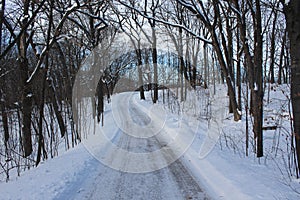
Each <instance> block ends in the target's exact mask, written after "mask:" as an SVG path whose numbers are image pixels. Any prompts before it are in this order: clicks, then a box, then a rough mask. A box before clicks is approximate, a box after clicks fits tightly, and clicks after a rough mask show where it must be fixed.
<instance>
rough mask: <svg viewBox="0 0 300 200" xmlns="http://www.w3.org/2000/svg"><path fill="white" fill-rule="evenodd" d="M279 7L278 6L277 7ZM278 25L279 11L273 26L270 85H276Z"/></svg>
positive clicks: (275, 13) (275, 14) (275, 15)
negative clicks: (275, 67) (275, 68)
mask: <svg viewBox="0 0 300 200" xmlns="http://www.w3.org/2000/svg"><path fill="white" fill-rule="evenodd" d="M277 7H278V6H277ZM276 24H277V11H276V10H275V12H274V20H273V26H272V33H271V52H270V58H271V63H270V80H269V81H270V83H275V73H274V66H275V50H276V49H275V39H276Z"/></svg>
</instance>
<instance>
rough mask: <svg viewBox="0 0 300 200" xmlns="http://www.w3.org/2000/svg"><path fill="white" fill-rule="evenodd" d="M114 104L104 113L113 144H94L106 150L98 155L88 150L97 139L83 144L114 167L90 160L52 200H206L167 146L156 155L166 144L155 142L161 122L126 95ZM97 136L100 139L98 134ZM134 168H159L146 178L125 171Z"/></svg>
mask: <svg viewBox="0 0 300 200" xmlns="http://www.w3.org/2000/svg"><path fill="white" fill-rule="evenodd" d="M115 99H116V101H113V105H115V106H116V107H115V109H116V110H118V111H119V112H117V113H108V114H107V115H106V116H105V126H110V129H107V130H110V131H106V132H105V134H106V136H108V137H109V138H110V139H111V140H110V141H111V142H112V143H113V145H108V144H103V143H102V144H97V145H99V146H101V145H102V146H105V149H104V150H103V149H102V148H100V150H99V149H98V148H97V147H96V149H97V150H94V149H93V148H92V147H91V146H93V145H94V146H93V147H95V146H97V145H95V141H97V140H98V141H99V138H92V139H91V141H92V142H93V143H91V144H90V143H89V142H86V143H85V145H86V146H87V148H88V149H89V150H90V151H91V153H92V154H94V156H95V157H96V158H99V156H100V155H99V154H98V153H96V152H99V153H100V154H101V156H102V158H103V157H105V160H104V162H106V163H105V164H106V165H110V164H112V165H111V166H109V167H108V166H105V165H103V164H102V163H101V162H98V161H97V160H96V159H93V160H92V161H91V163H90V164H89V165H88V166H89V167H88V168H86V169H83V171H82V172H80V173H81V175H80V176H78V179H75V180H74V181H73V182H72V183H69V184H68V187H67V188H66V189H65V190H63V191H62V192H61V193H60V194H58V195H57V196H56V197H55V199H105V200H108V199H124V200H127V199H147V200H148V199H170V200H176V199H199V200H200V199H208V197H207V195H206V194H205V193H204V191H203V190H202V189H201V188H200V187H199V185H198V183H197V182H196V181H195V180H194V178H193V176H192V175H191V174H190V172H189V171H188V170H187V169H186V168H185V167H184V165H183V164H182V162H181V160H180V159H177V158H178V157H177V155H176V153H173V150H171V149H170V148H171V147H169V149H168V150H166V151H160V150H161V149H162V148H164V147H165V146H167V145H168V144H165V142H163V141H161V140H160V139H159V138H161V136H159V133H160V132H165V131H166V130H164V121H163V123H162V122H161V120H157V119H155V120H154V119H153V118H154V115H155V114H154V113H153V112H152V113H150V112H148V113H146V110H143V109H142V107H141V105H138V103H137V102H136V101H135V99H134V96H132V95H129V93H124V94H120V95H118V97H117V98H116V96H115ZM118 119H119V120H118ZM120 123H123V124H120ZM112 124H114V125H115V126H116V125H117V127H118V128H117V129H114V131H113V129H112V126H113V127H115V126H114V125H112ZM134 126H137V127H136V128H137V129H138V128H139V127H140V130H137V129H135V130H134V128H133V127H134ZM149 130H150V132H149ZM98 131H99V130H98ZM137 131H140V132H137ZM112 132H113V133H112ZM124 132H126V133H124ZM132 134H133V135H132ZM138 134H141V135H138ZM151 134H153V135H151ZM164 134H166V133H164ZM96 135H101V134H100V133H97V132H96ZM139 136H140V137H139ZM119 149H122V150H123V151H126V152H130V153H132V152H134V153H135V154H134V155H137V154H138V155H144V156H147V155H146V154H145V153H152V152H155V153H156V155H155V157H151V156H150V157H149V156H148V157H149V159H152V160H147V159H146V160H134V158H130V156H129V157H124V155H122V153H120V152H119ZM95 154H98V155H95ZM157 154H160V155H157ZM107 157H108V158H109V159H108V158H107ZM153 158H155V159H153ZM158 159H159V160H158ZM107 160H109V163H107ZM173 161H175V162H173ZM141 162H143V163H141ZM113 163H118V167H119V168H120V169H119V170H115V169H112V168H111V167H114V166H115V165H114V164H113ZM162 163H163V165H161V164H162ZM120 165H122V166H120ZM123 165H124V166H123ZM134 165H136V166H139V165H140V166H143V165H145V166H146V165H152V166H156V165H158V166H156V167H157V170H148V171H149V172H146V173H128V172H126V170H127V171H131V168H132V167H133V168H134V167H136V166H134ZM164 166H166V167H164ZM114 168H117V167H114ZM124 169H126V170H125V171H124ZM134 169H139V168H134ZM152 169H155V168H152Z"/></svg>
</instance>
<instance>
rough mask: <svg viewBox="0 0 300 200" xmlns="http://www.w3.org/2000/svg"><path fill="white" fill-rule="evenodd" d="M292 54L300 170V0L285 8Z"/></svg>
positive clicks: (295, 126) (295, 124) (296, 136)
mask: <svg viewBox="0 0 300 200" xmlns="http://www.w3.org/2000/svg"><path fill="white" fill-rule="evenodd" d="M284 11H285V15H286V21H287V32H288V36H289V39H290V53H291V54H290V55H291V61H292V65H291V99H292V107H293V124H294V136H295V141H296V154H297V161H298V171H299V170H300V1H299V0H291V1H290V3H289V4H288V5H287V6H286V7H285V9H284Z"/></svg>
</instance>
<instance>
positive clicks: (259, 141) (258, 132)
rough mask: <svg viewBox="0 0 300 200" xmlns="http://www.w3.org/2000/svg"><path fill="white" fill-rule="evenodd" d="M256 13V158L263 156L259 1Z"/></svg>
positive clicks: (257, 1) (254, 115) (256, 2)
mask: <svg viewBox="0 0 300 200" xmlns="http://www.w3.org/2000/svg"><path fill="white" fill-rule="evenodd" d="M255 7H256V13H255V21H256V26H255V30H254V34H255V36H254V37H255V39H254V42H255V44H256V45H255V47H254V79H255V81H254V84H255V86H254V93H253V95H254V96H253V98H254V102H253V103H254V104H255V106H254V113H253V117H254V125H253V129H254V134H255V135H256V137H257V157H262V156H263V132H262V123H263V96H264V93H263V70H262V48H263V47H262V27H261V9H260V1H259V0H256V1H255Z"/></svg>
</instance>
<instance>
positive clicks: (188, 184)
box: [0, 94, 300, 199]
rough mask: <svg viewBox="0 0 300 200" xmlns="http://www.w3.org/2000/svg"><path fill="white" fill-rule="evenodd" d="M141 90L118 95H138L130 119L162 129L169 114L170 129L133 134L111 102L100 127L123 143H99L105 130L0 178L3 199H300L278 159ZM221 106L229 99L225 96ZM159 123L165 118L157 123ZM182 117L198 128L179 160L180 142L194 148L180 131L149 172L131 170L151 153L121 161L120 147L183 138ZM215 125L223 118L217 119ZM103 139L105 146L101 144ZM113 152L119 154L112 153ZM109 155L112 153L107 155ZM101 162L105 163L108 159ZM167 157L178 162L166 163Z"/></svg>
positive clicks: (151, 147)
mask: <svg viewBox="0 0 300 200" xmlns="http://www.w3.org/2000/svg"><path fill="white" fill-rule="evenodd" d="M137 95H138V94H136V95H135V96H132V98H128V96H126V95H124V94H121V95H116V96H114V97H113V98H115V100H116V102H119V105H122V103H126V101H131V103H130V104H129V105H130V106H129V107H128V108H127V107H126V106H124V107H122V106H121V107H118V109H121V110H122V109H123V114H121V115H128V113H131V114H130V115H129V116H127V117H131V118H132V119H131V120H127V121H128V122H130V123H135V124H137V125H139V126H150V125H151V124H153V128H154V129H155V128H156V127H157V126H158V127H160V126H161V123H160V122H159V121H161V119H162V118H163V119H165V121H164V122H165V123H164V124H163V127H165V128H164V129H163V130H160V131H162V132H163V134H161V135H159V134H158V135H155V136H153V137H149V138H147V137H146V136H147V133H143V134H144V136H145V138H142V139H141V138H139V139H137V138H134V137H131V136H128V135H126V134H124V133H123V131H125V132H126V127H127V128H128V127H129V128H130V127H133V125H132V126H130V124H129V126H128V124H127V126H126V124H123V128H121V130H120V129H119V128H118V126H117V125H120V124H118V122H116V121H115V119H114V118H116V117H118V116H114V115H113V112H112V110H111V109H112V108H111V107H108V108H107V111H106V113H105V126H104V127H103V128H101V127H100V126H99V125H97V129H96V130H97V131H104V133H105V134H106V136H107V138H109V139H110V140H111V141H112V143H113V144H114V145H115V146H112V145H109V146H108V148H106V149H103V148H102V147H103V145H105V144H103V143H101V142H99V141H98V139H99V137H98V136H99V134H97V131H96V136H94V137H89V138H90V140H87V141H85V142H84V145H83V144H80V145H78V146H77V147H76V148H74V149H72V150H70V151H68V152H66V153H64V154H62V155H60V156H59V157H56V158H54V159H51V160H48V161H46V162H44V163H42V164H41V165H40V166H38V167H37V168H35V169H32V170H30V171H28V172H26V173H24V174H22V175H21V177H18V178H17V179H15V180H11V181H10V182H8V183H0V194H1V195H0V199H299V197H300V196H299V194H297V193H296V192H295V191H294V190H293V189H292V186H293V187H295V186H296V187H297V186H298V187H299V184H298V183H296V182H293V183H290V184H291V185H289V184H288V182H285V181H283V179H282V174H280V173H279V171H278V169H277V170H276V168H274V165H272V164H270V165H269V164H264V163H263V162H262V164H259V163H258V161H257V159H255V158H254V157H244V156H241V155H240V154H238V153H237V154H233V153H232V150H231V149H230V148H228V149H227V148H224V147H223V146H222V144H221V143H220V144H219V143H218V144H216V145H214V144H215V142H216V141H217V142H219V141H220V138H218V137H216V136H214V135H213V137H209V138H208V139H207V140H205V138H206V136H207V134H209V133H210V132H212V130H218V128H216V127H214V125H212V124H213V123H211V125H210V128H209V129H208V126H207V124H208V123H207V121H205V120H200V121H199V119H198V120H197V119H196V118H186V119H179V118H178V116H176V114H171V113H166V112H165V111H163V109H161V110H160V111H159V110H155V115H154V112H151V111H149V110H151V109H155V108H153V107H151V104H149V103H148V102H145V101H138V100H137ZM220 98H221V97H220ZM120 102H122V103H120ZM219 105H225V103H224V102H222V101H221V100H220V101H219ZM124 109H128V110H124ZM147 110H148V111H149V112H147ZM120 113H122V111H121V112H120ZM134 116H139V117H138V118H135V117H134ZM155 122H157V123H158V125H157V126H156V125H155V124H156V123H155ZM178 122H180V124H181V125H182V126H183V127H189V128H190V129H189V131H193V130H194V131H196V135H195V138H194V140H193V143H192V145H191V146H190V148H188V149H187V151H184V154H183V155H182V156H181V157H180V158H179V159H178V160H176V161H175V162H173V163H171V161H173V158H174V157H175V158H176V157H177V156H178V155H179V154H180V153H176V152H178V151H176V148H178V149H179V150H180V151H181V149H180V147H178V145H180V146H189V142H190V137H179V138H180V139H181V140H180V141H179V142H178V141H177V143H175V144H174V145H170V148H169V149H168V150H167V151H166V152H164V153H163V155H161V156H160V157H155V158H160V159H161V160H160V161H159V162H158V164H157V163H156V162H157V160H156V161H155V162H154V165H153V166H156V167H157V168H158V169H157V170H153V169H155V167H152V168H147V170H148V171H149V172H148V173H128V172H126V170H127V171H130V170H141V168H139V167H138V166H148V165H150V164H153V163H151V162H150V161H149V160H147V159H146V160H144V163H139V162H136V163H135V162H134V158H131V157H130V158H129V159H128V157H124V158H123V159H121V160H120V158H122V155H123V154H118V153H119V152H118V151H116V147H118V148H121V149H125V150H126V151H130V152H135V153H147V152H148V153H149V152H150V153H151V152H155V151H157V150H159V149H161V148H163V147H164V146H166V142H165V141H166V140H169V139H170V138H174V137H176V136H174V130H175V129H176V124H179V123H178ZM215 123H219V121H218V120H216V121H215ZM228 123H230V121H229V122H228ZM239 123H241V122H238V123H237V124H235V125H234V126H235V127H234V129H232V130H233V131H234V132H237V131H236V130H238V128H239V126H242V124H240V125H239ZM121 126H122V125H121ZM124 126H125V128H124ZM124 129H125V130H124ZM192 136H194V135H192ZM221 139H222V138H221ZM93 140H94V141H93ZM210 140H211V141H210ZM95 141H96V142H95ZM97 141H98V142H99V143H98V145H99V146H96V145H95V144H97ZM204 141H206V142H205V144H206V146H204V147H207V148H206V149H207V151H205V153H204V154H201V152H202V153H203V149H202V150H200V149H201V148H200V147H201V146H202V144H203V142H204ZM209 141H210V143H209ZM221 147H222V148H221ZM174 148H175V149H174ZM103 150H105V151H103ZM113 151H115V152H114V153H116V154H113V153H111V152H113ZM180 151H179V152H180ZM97 153H99V154H97ZM99 155H101V157H99ZM112 155H115V156H112ZM107 157H109V158H110V159H109V160H108V159H106V158H107ZM99 160H101V161H104V164H102V163H101V162H99ZM124 161H126V162H124ZM155 163H156V164H157V165H155ZM166 163H167V164H169V163H171V164H170V165H166V167H163V168H162V169H160V168H161V166H163V165H162V164H166ZM123 164H124V165H126V166H125V167H124V166H123ZM134 164H135V165H136V166H137V167H136V168H134ZM108 166H113V167H114V168H117V169H118V170H114V169H112V168H110V167H108ZM149 169H150V170H149ZM151 169H152V170H151Z"/></svg>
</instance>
